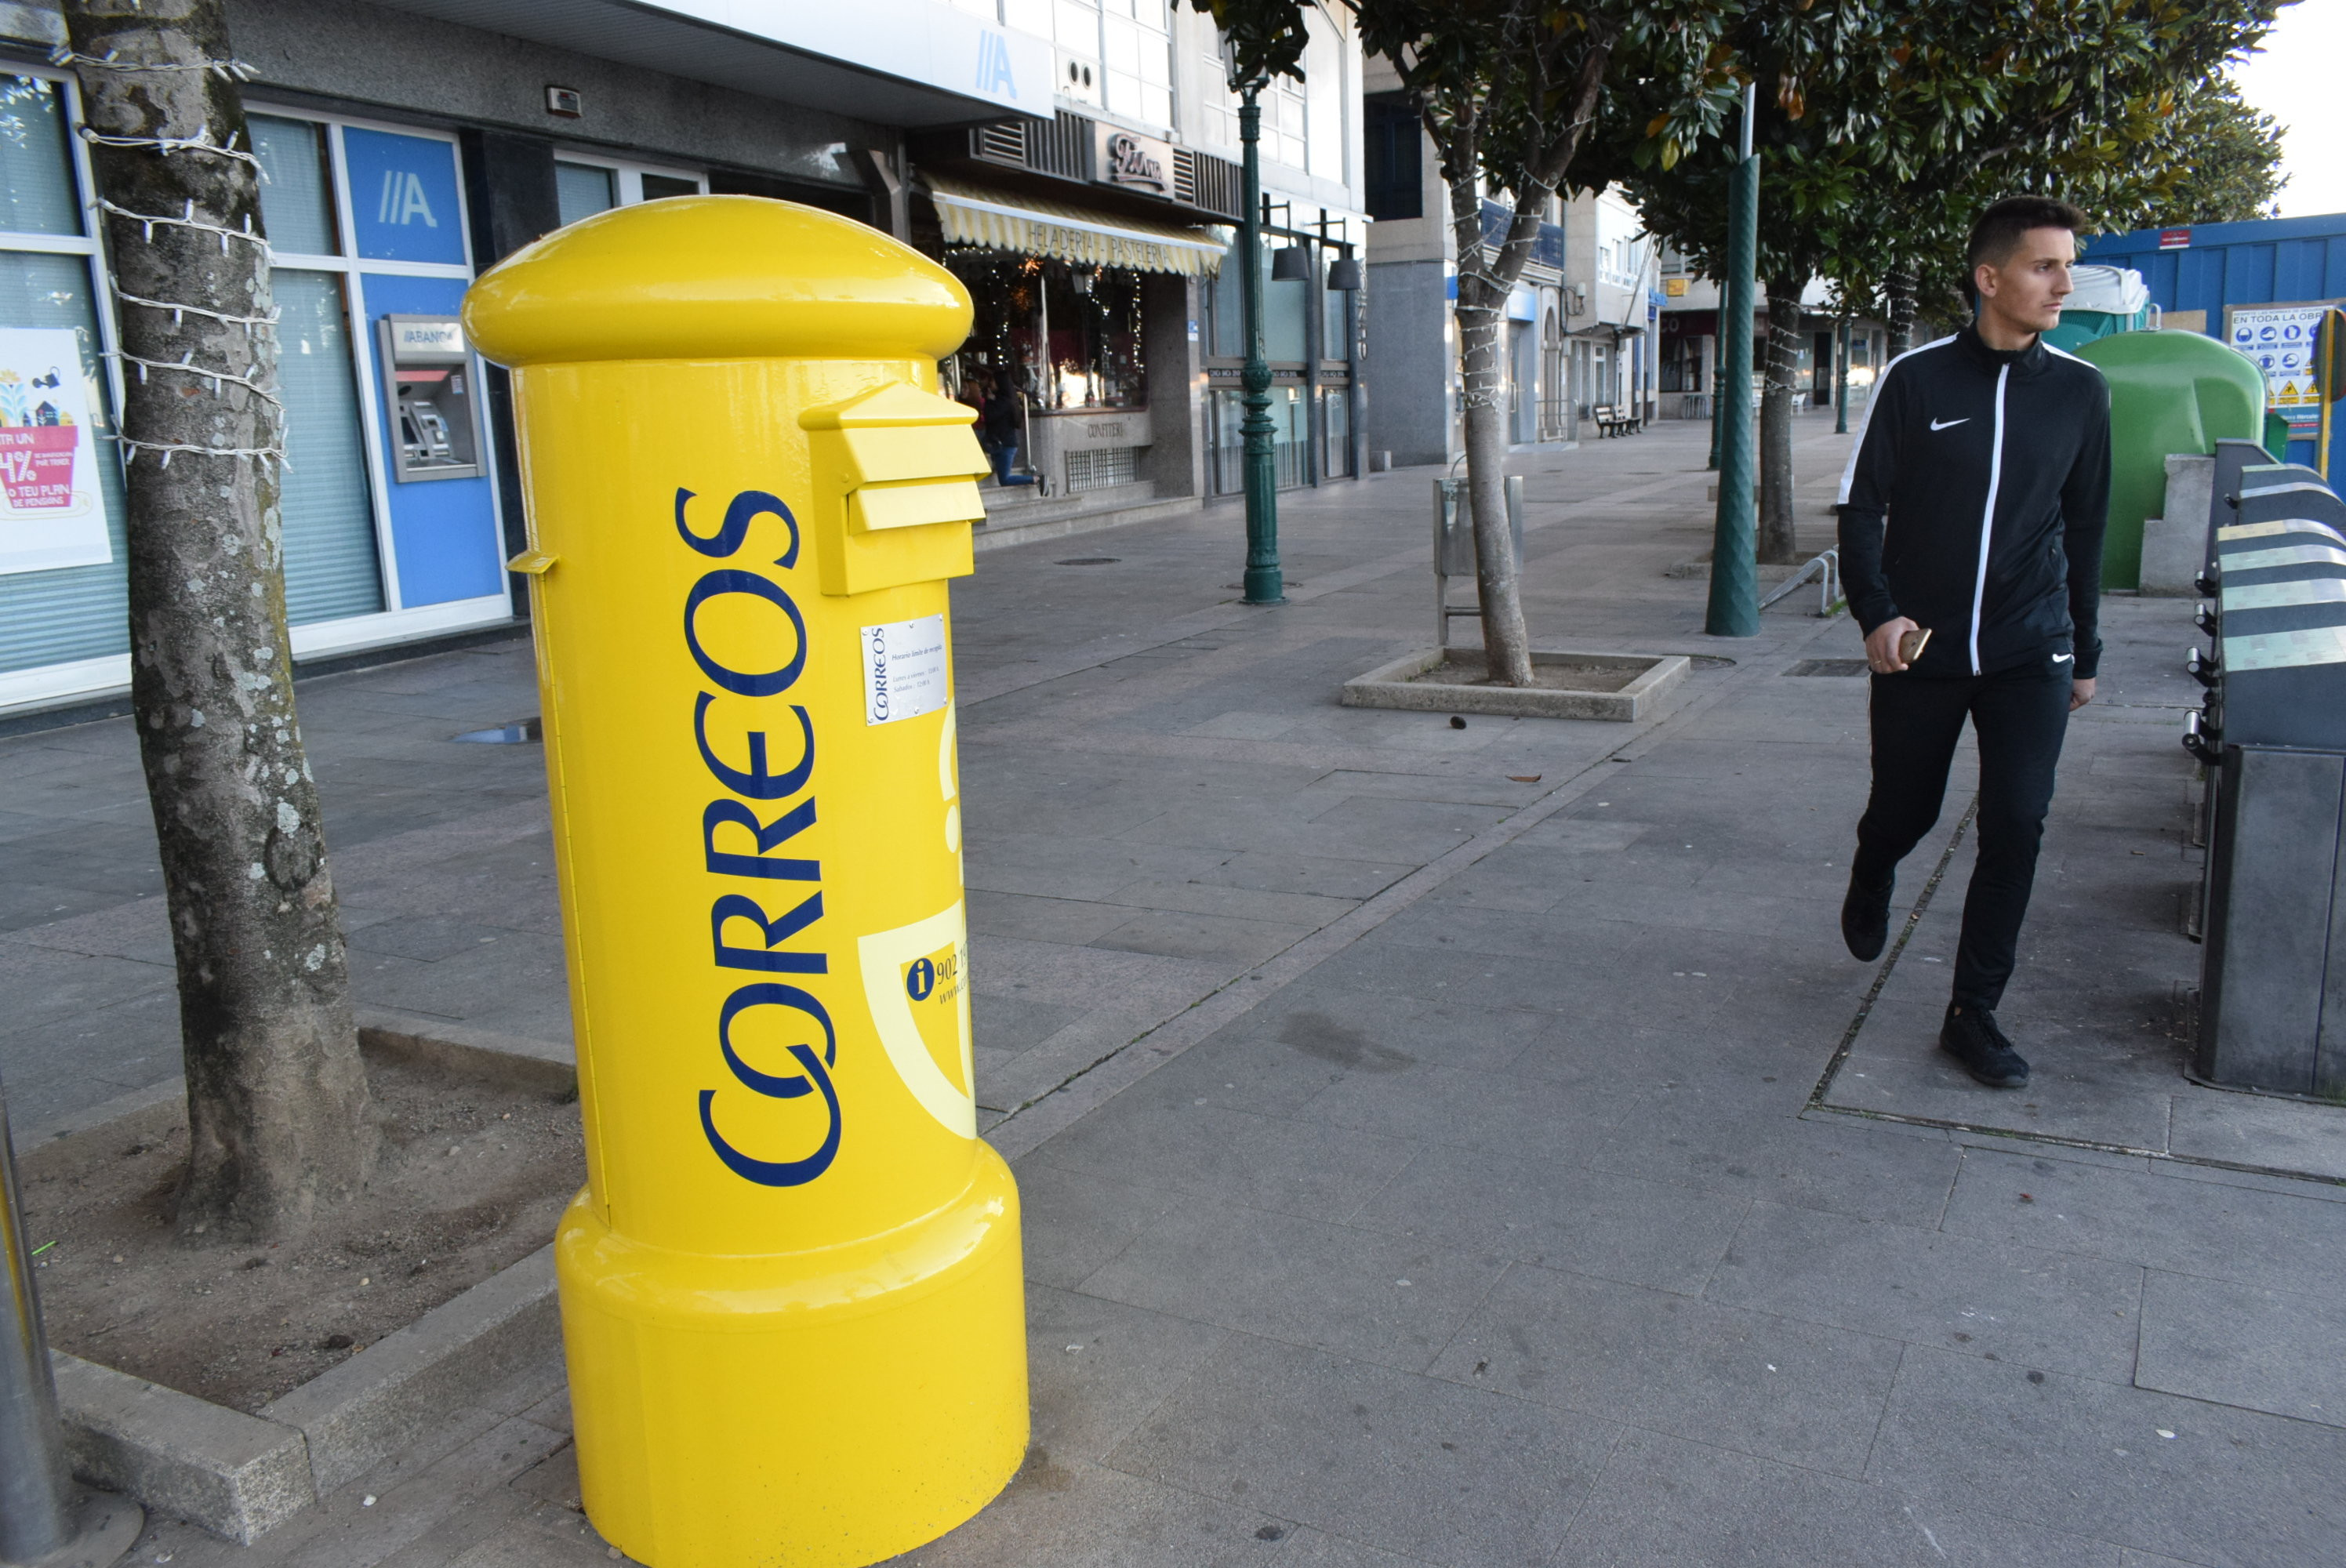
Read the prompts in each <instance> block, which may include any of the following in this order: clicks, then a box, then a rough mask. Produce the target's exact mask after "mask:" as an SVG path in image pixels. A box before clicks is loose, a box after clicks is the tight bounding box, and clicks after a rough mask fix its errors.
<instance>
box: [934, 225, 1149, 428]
mask: <svg viewBox="0 0 2346 1568" xmlns="http://www.w3.org/2000/svg"><path fill="white" fill-rule="evenodd" d="M945 265H946V266H947V267H948V268H950V269H951V270H952V271H953V273H954V276H955V277H957V278H959V279H960V280H962V284H963V286H964V287H965V288H967V289H968V290H969V293H970V300H971V303H972V305H973V306H974V319H973V321H972V323H971V327H970V334H969V338H968V341H967V342H966V343H965V344H964V347H963V349H962V351H961V352H960V353H958V354H957V355H955V356H954V368H953V380H954V385H956V386H969V385H973V384H974V382H976V380H977V379H979V377H980V376H984V377H987V378H991V377H993V376H995V375H1000V374H1005V373H1007V374H1008V375H1010V376H1011V377H1012V378H1013V379H1014V380H1015V382H1016V383H1017V386H1018V388H1019V391H1020V392H1022V393H1024V394H1025V396H1026V397H1027V398H1028V399H1029V400H1030V402H1032V404H1033V406H1035V407H1036V408H1038V409H1043V410H1056V409H1081V408H1144V407H1146V406H1148V366H1147V364H1146V362H1145V361H1144V359H1143V357H1142V352H1141V306H1140V274H1139V273H1137V272H1135V271H1131V270H1127V269H1125V268H1122V267H1079V266H1071V265H1069V264H1068V263H1066V262H1065V261H1057V260H1046V259H1045V258H1043V257H1040V256H1019V255H1013V254H1011V253H1009V252H1007V251H1001V250H984V249H974V248H971V249H955V250H953V251H950V252H948V253H947V255H946V258H945Z"/></svg>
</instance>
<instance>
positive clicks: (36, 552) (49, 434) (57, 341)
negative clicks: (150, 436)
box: [0, 328, 114, 573]
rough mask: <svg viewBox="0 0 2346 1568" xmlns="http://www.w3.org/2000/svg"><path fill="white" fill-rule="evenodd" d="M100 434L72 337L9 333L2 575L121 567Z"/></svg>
mask: <svg viewBox="0 0 2346 1568" xmlns="http://www.w3.org/2000/svg"><path fill="white" fill-rule="evenodd" d="M91 429H92V426H91V424H90V422H89V400H88V394H87V390H86V383H85V382H83V380H82V373H81V344H80V341H79V340H78V339H77V338H76V337H75V335H74V334H73V332H72V331H68V330H66V329H64V328H41V329H28V328H16V329H6V330H0V573H7V572H54V571H56V570H57V569H58V568H59V567H61V566H102V565H106V564H107V562H109V561H111V560H113V559H114V546H113V545H112V544H111V543H110V542H109V541H108V540H107V535H106V503H105V500H104V498H103V497H102V496H101V494H99V491H98V488H97V443H96V442H95V441H93V440H92V439H91V435H90V433H91Z"/></svg>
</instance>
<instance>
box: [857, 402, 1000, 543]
mask: <svg viewBox="0 0 2346 1568" xmlns="http://www.w3.org/2000/svg"><path fill="white" fill-rule="evenodd" d="M933 402H935V403H936V404H940V405H942V408H943V411H950V413H951V414H966V413H968V412H970V411H969V408H968V406H967V405H966V404H963V403H955V402H948V401H947V400H945V399H943V398H936V399H934V400H933ZM840 445H841V448H842V449H843V450H844V451H845V453H846V456H847V461H846V463H844V464H842V468H843V471H844V472H843V473H842V474H841V477H842V478H844V479H846V480H848V481H849V482H850V483H852V484H888V483H891V482H893V481H896V480H904V479H969V478H973V477H974V476H976V475H978V474H981V473H984V472H985V471H986V462H985V451H984V448H983V447H981V446H979V445H978V444H977V437H976V436H975V435H974V434H972V433H971V432H970V428H969V424H968V422H967V421H966V420H964V419H954V420H952V422H951V423H943V422H941V423H932V424H918V425H897V426H893V427H887V428H882V429H878V430H872V429H862V430H858V429H854V428H852V427H851V428H847V429H843V430H841V432H840ZM972 515H975V514H972Z"/></svg>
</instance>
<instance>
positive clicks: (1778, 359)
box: [1758, 278, 1806, 565]
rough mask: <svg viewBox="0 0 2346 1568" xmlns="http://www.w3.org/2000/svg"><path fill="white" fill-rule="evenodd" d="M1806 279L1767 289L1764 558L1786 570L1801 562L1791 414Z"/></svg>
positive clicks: (1763, 395) (1762, 499) (1762, 386)
mask: <svg viewBox="0 0 2346 1568" xmlns="http://www.w3.org/2000/svg"><path fill="white" fill-rule="evenodd" d="M1805 281H1806V280H1804V279H1797V278H1793V279H1787V278H1775V279H1771V280H1769V283H1768V342H1767V350H1766V352H1767V361H1766V372H1765V374H1764V375H1763V377H1762V379H1761V383H1760V538H1759V542H1758V548H1759V558H1760V560H1762V561H1765V562H1772V563H1774V564H1775V565H1790V563H1791V562H1793V561H1795V560H1798V559H1799V558H1800V541H1799V539H1798V538H1797V537H1796V535H1797V534H1798V532H1799V530H1798V527H1797V524H1796V522H1795V519H1794V517H1793V515H1792V412H1793V410H1794V409H1795V408H1796V407H1797V406H1798V399H1799V398H1800V395H1801V393H1800V289H1801V287H1802V285H1803V283H1804V282H1805Z"/></svg>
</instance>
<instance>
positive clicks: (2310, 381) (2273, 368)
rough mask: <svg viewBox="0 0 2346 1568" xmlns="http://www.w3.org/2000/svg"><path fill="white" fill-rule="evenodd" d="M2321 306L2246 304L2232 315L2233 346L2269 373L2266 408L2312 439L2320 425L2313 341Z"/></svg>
mask: <svg viewBox="0 0 2346 1568" xmlns="http://www.w3.org/2000/svg"><path fill="white" fill-rule="evenodd" d="M2329 309H2330V307H2329V306H2328V305H2326V304H2322V305H2242V306H2239V307H2237V308H2236V309H2234V311H2232V328H2231V333H2232V335H2231V340H2230V341H2231V344H2232V347H2234V348H2236V349H2238V350H2239V351H2240V352H2242V353H2244V354H2246V355H2248V356H2249V358H2250V359H2252V360H2254V361H2257V368H2258V369H2259V370H2260V371H2262V372H2264V373H2265V406H2266V407H2267V408H2270V409H2271V410H2272V411H2273V412H2276V413H2278V414H2280V415H2281V416H2282V417H2283V418H2284V419H2286V420H2288V421H2289V428H2290V435H2292V436H2293V437H2296V438H2297V439H2299V440H2307V439H2310V437H2311V436H2312V435H2313V433H2314V432H2315V431H2316V430H2317V429H2319V428H2320V426H2321V386H2320V382H2319V378H2318V377H2316V375H2315V374H2314V366H2313V342H2314V337H2315V334H2316V333H2317V332H2319V331H2320V330H2321V316H2322V312H2323V311H2327V310H2329Z"/></svg>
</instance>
